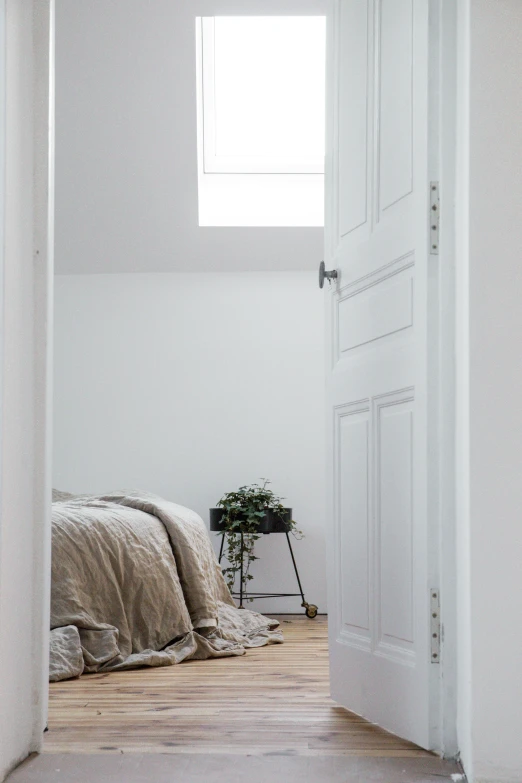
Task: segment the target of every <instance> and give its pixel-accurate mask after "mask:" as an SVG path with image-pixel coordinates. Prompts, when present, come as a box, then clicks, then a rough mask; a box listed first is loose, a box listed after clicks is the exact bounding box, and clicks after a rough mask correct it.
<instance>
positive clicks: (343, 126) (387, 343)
mask: <svg viewBox="0 0 522 783" xmlns="http://www.w3.org/2000/svg"><path fill="white" fill-rule="evenodd" d="M428 5H429V3H428V0H415V2H413V0H368V2H364V1H363V0H336V2H334V11H333V14H332V16H331V19H330V20H329V21H330V23H329V35H328V53H329V54H328V56H329V63H328V71H327V73H328V90H327V94H328V111H327V115H328V130H327V161H326V218H325V260H326V262H327V266H329V267H331V268H336V269H337V270H338V279H337V280H336V281H335V284H334V286H332V288H331V290H330V292H329V293H328V294H327V313H328V329H327V335H328V337H327V340H328V357H329V358H328V365H327V379H328V454H329V460H330V470H329V476H330V486H329V518H330V520H331V525H330V528H329V533H328V546H329V580H330V585H329V588H330V591H329V596H330V597H329V615H330V658H331V691H332V696H333V698H334V699H336V700H337V701H338V702H339V703H340V704H342V705H343V706H345V707H347V708H349V709H351V710H353V711H355V712H358V713H360V714H362V715H364V716H365V717H367V718H369V719H370V720H372V721H374V722H376V723H379V724H380V725H382V726H383V727H385V728H387V729H389V730H390V731H393V732H395V733H397V734H399V735H401V736H403V737H405V738H408V739H411V740H412V741H414V742H416V743H418V744H419V745H422V746H423V747H426V748H429V747H431V746H432V744H433V742H432V738H431V735H430V726H431V724H430V716H431V714H432V711H433V709H434V704H433V698H432V697H431V695H430V694H431V693H432V691H433V687H432V684H433V681H434V678H436V676H437V675H436V674H435V672H434V667H433V666H432V663H431V645H430V603H429V601H430V598H429V587H430V579H433V575H434V573H435V570H434V564H433V563H431V562H430V561H429V557H428V509H427V482H428V449H427V432H426V430H427V406H428V384H427V377H428V367H429V362H430V355H429V345H428V328H427V318H428V307H427V297H428V274H427V266H428V254H429V221H428V217H429V182H428V111H427V107H428V89H429V78H428V76H429V59H428V52H429V14H428V10H429V9H428ZM432 448H433V447H432ZM435 668H436V667H435Z"/></svg>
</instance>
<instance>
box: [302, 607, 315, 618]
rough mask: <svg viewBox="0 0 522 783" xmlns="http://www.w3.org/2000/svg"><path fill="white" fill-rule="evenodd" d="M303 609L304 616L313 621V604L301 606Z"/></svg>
mask: <svg viewBox="0 0 522 783" xmlns="http://www.w3.org/2000/svg"><path fill="white" fill-rule="evenodd" d="M303 606H304V607H305V615H306V616H307V617H309V618H310V619H311V620H313V619H314V617H317V612H318V609H317V606H316V605H315V604H303Z"/></svg>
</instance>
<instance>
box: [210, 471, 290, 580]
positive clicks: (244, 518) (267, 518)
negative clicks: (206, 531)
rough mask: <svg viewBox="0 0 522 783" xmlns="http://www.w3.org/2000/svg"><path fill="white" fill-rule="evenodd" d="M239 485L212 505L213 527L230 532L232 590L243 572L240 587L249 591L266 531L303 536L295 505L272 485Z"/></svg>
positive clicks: (227, 574) (227, 570)
mask: <svg viewBox="0 0 522 783" xmlns="http://www.w3.org/2000/svg"><path fill="white" fill-rule="evenodd" d="M262 481H263V483H262V484H250V485H247V486H243V487H239V489H238V490H236V491H235V492H226V493H225V494H224V495H223V497H222V498H221V500H220V501H219V502H218V503H217V508H211V509H210V529H211V530H212V531H215V532H218V533H220V534H221V535H223V536H224V535H227V551H226V559H227V560H228V567H227V568H224V569H223V573H224V574H225V578H226V581H227V584H228V586H229V588H230V590H232V589H233V587H234V582H235V579H236V574H238V573H239V575H240V582H241V585H240V588H241V590H242V592H246V587H247V584H248V582H249V581H250V580H251V579H253V576H252V574H251V573H250V566H251V564H252V563H253V561H254V560H257V559H258V558H257V557H256V555H255V554H254V550H255V543H256V541H257V540H258V538H259V537H260V536H261V535H263V533H290V532H291V533H294V535H296V536H298V537H300V538H301V537H302V533H301V531H300V530H298V529H297V526H296V523H295V522H294V520H293V519H292V509H291V508H287V507H286V506H284V505H283V503H282V498H280V497H278V495H276V494H275V493H274V492H273V491H272V490H271V489H269V487H268V485H269V484H270V482H269V481H268V479H262Z"/></svg>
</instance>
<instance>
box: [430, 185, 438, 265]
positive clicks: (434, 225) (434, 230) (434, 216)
mask: <svg viewBox="0 0 522 783" xmlns="http://www.w3.org/2000/svg"><path fill="white" fill-rule="evenodd" d="M439 229H440V198H439V183H438V182H430V253H431V255H432V256H438V255H439Z"/></svg>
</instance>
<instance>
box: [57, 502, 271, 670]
mask: <svg viewBox="0 0 522 783" xmlns="http://www.w3.org/2000/svg"><path fill="white" fill-rule="evenodd" d="M53 501H54V502H53V524H52V546H53V549H52V576H51V580H52V587H51V644H50V667H49V679H50V680H51V681H52V682H55V681H57V680H64V679H68V678H69V677H75V676H78V675H80V674H82V673H90V672H100V671H104V672H105V671H121V670H123V669H132V668H136V667H138V666H169V665H171V664H175V663H180V662H181V661H184V660H186V659H189V658H192V659H204V658H220V657H225V656H232V655H243V654H244V653H245V651H246V648H248V647H260V646H262V645H265V644H270V643H275V642H282V641H283V636H282V633H281V631H279V630H277V626H278V623H277V621H276V620H270V619H269V618H267V617H263V615H260V614H258V613H257V612H252V611H250V610H248V609H242V610H238V609H237V608H236V606H235V604H234V601H233V599H232V597H231V595H230V592H229V590H228V587H227V585H226V583H225V580H224V578H223V575H222V573H221V568H220V566H219V564H218V562H217V559H216V556H215V553H214V550H213V548H212V544H211V542H210V538H209V536H208V533H207V530H206V528H205V525H204V523H203V521H202V519H201V518H200V517H199V516H198V515H197V514H196V513H195V512H193V511H190V510H189V509H187V508H184V507H183V506H178V505H176V504H175V503H170V502H168V501H166V500H163V499H162V498H159V497H157V496H155V495H151V494H148V493H143V492H129V493H113V494H109V495H98V496H73V495H69V494H67V493H61V492H55V493H53Z"/></svg>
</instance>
